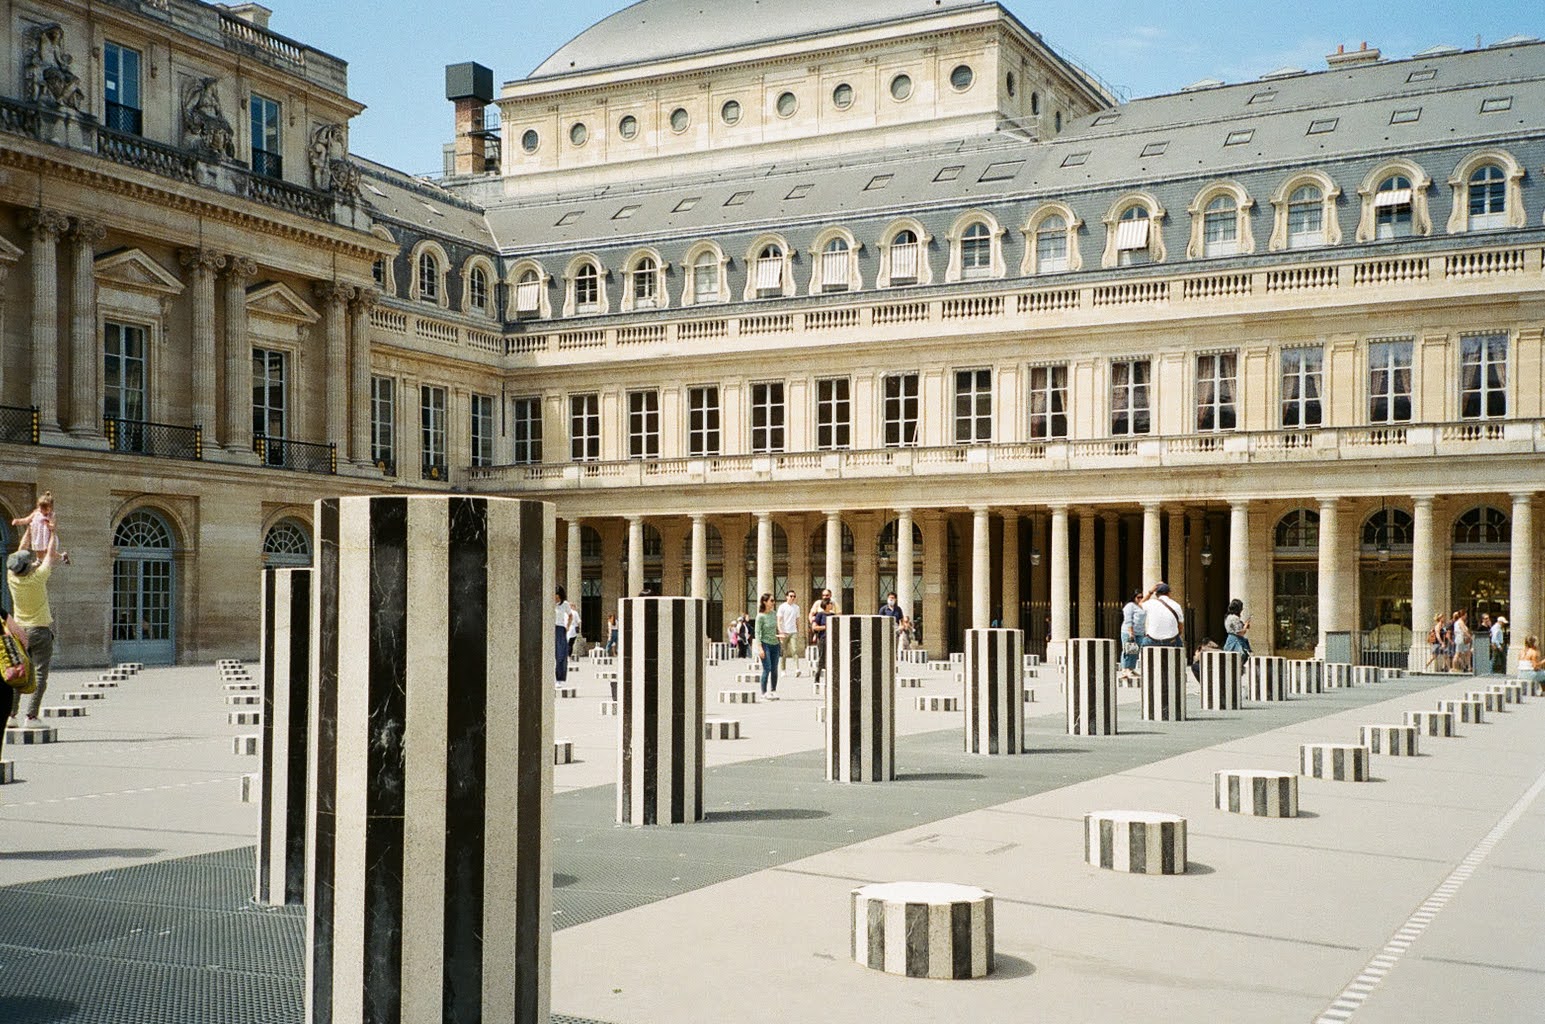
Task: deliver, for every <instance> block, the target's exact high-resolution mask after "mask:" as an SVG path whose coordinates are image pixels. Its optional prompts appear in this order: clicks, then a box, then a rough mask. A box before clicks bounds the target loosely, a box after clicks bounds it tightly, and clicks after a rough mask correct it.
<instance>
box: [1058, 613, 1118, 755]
mask: <svg viewBox="0 0 1545 1024" xmlns="http://www.w3.org/2000/svg"><path fill="white" fill-rule="evenodd" d="M1067 651H1068V653H1067V685H1066V691H1067V707H1068V735H1069V736H1114V735H1116V655H1117V653H1118V647H1117V644H1116V641H1114V640H1098V639H1092V638H1088V637H1073V638H1071V639H1069V640H1068V645H1067Z"/></svg>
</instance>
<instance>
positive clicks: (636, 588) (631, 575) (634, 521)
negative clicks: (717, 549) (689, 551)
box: [623, 516, 729, 597]
mask: <svg viewBox="0 0 1545 1024" xmlns="http://www.w3.org/2000/svg"><path fill="white" fill-rule="evenodd" d="M725 557H726V558H728V557H729V553H728V552H726V553H725ZM643 592H644V517H643V516H628V590H627V593H626V594H624V595H623V596H624V597H638V596H639V595H641V594H642V593H643Z"/></svg>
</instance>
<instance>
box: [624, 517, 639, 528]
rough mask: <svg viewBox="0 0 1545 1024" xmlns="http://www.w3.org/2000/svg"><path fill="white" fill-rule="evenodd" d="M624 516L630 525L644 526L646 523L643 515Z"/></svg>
mask: <svg viewBox="0 0 1545 1024" xmlns="http://www.w3.org/2000/svg"><path fill="white" fill-rule="evenodd" d="M622 518H623V519H624V520H626V521H627V524H628V525H629V526H642V525H644V517H643V516H623V517H622Z"/></svg>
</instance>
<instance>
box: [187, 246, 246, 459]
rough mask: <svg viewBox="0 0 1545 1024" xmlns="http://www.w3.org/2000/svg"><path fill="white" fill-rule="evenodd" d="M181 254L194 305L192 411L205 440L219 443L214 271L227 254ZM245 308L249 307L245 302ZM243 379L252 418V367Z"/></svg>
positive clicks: (191, 251)
mask: <svg viewBox="0 0 1545 1024" xmlns="http://www.w3.org/2000/svg"><path fill="white" fill-rule="evenodd" d="M178 256H179V258H180V259H181V261H182V266H183V269H184V270H186V271H187V272H188V279H189V284H190V287H189V288H188V299H189V302H190V304H191V307H192V308H191V311H190V319H191V332H190V345H191V350H190V352H189V356H190V372H189V380H190V387H191V391H192V399H193V401H192V405H191V406H190V408H189V413H190V415H191V416H192V418H193V423H194V425H195V426H200V427H202V428H203V429H204V442H205V444H208V445H213V444H215V443H217V442H216V439H215V428H216V427H217V426H218V423H217V422H216V419H215V396H216V395H217V394H218V389H217V386H216V385H217V382H216V379H215V275H216V274H218V273H219V272H220V271H221V269H223V268H224V267H225V257H224V256H221V255H220V254H219V253H216V252H210V251H209V250H207V249H184V250H182V251H181V252H180V253H179V254H178ZM244 302H245V299H244ZM243 308H244V309H245V308H246V307H245V305H243ZM227 323H229V320H227ZM247 358H248V364H250V361H251V355H250V354H249V355H248V357H247ZM226 373H227V374H229V373H230V367H229V366H227V367H226ZM243 380H244V381H245V382H246V391H245V392H244V395H245V397H244V399H243V401H244V403H245V404H244V408H245V410H246V413H247V417H248V419H249V420H250V419H251V416H252V393H251V388H252V373H251V370H250V369H248V371H247V372H246V374H245V375H244V377H243ZM227 394H229V389H227ZM220 440H222V441H223V440H225V438H224V437H223V436H222V437H221V438H220ZM249 447H250V438H249Z"/></svg>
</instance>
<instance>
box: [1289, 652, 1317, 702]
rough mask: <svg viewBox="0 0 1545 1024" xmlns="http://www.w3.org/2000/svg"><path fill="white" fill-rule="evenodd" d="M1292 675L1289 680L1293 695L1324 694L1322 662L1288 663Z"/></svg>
mask: <svg viewBox="0 0 1545 1024" xmlns="http://www.w3.org/2000/svg"><path fill="white" fill-rule="evenodd" d="M1288 664H1289V665H1290V666H1292V671H1293V674H1292V676H1291V677H1290V678H1289V683H1290V684H1291V686H1292V689H1293V692H1294V693H1295V694H1314V693H1324V692H1325V663H1324V662H1323V661H1315V660H1313V659H1311V660H1308V661H1290V662H1288Z"/></svg>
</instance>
